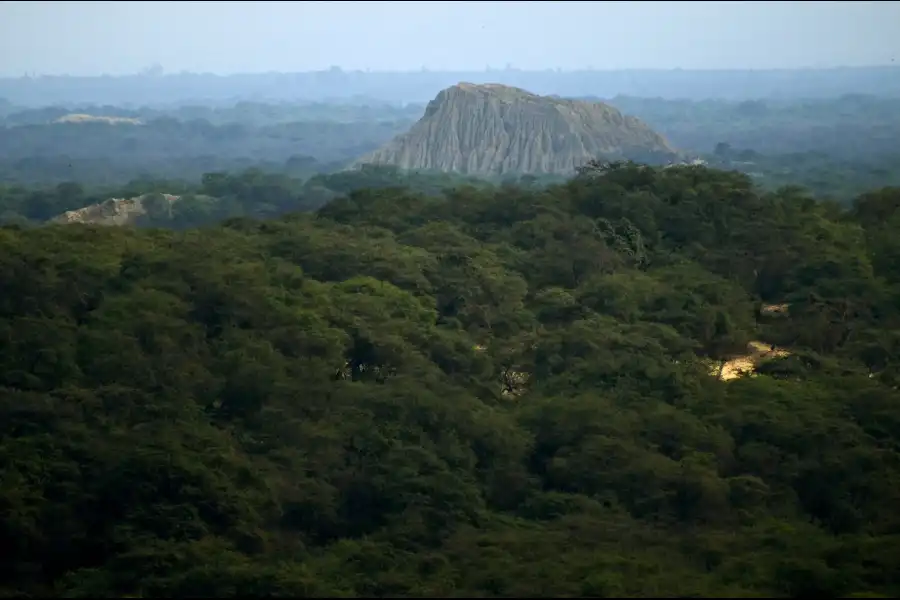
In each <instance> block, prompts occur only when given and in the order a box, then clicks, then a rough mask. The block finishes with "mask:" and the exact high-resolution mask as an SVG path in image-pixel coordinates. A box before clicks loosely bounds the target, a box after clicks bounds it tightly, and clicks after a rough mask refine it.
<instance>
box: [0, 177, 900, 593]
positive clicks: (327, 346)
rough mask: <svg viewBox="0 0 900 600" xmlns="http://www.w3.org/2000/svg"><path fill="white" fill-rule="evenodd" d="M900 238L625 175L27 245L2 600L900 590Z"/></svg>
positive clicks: (814, 205)
mask: <svg viewBox="0 0 900 600" xmlns="http://www.w3.org/2000/svg"><path fill="white" fill-rule="evenodd" d="M223 181H224V180H220V184H222V185H224V183H222V182H223ZM234 181H238V180H234ZM235 185H236V184H235ZM264 189H265V187H259V188H257V192H256V193H258V194H260V195H261V196H260V201H261V202H263V201H265V199H264V198H263V197H262V194H263V191H262V190H264ZM172 193H176V191H172ZM898 228H900V190H898V189H882V190H879V191H874V192H871V193H869V194H867V195H864V196H862V197H860V198H859V199H857V201H856V203H855V204H854V206H853V209H852V210H850V211H843V210H841V209H840V208H839V207H837V206H836V205H832V204H828V203H818V202H816V201H815V200H814V199H813V198H811V197H809V196H808V195H806V194H804V193H802V192H800V191H797V190H795V189H791V188H786V189H783V190H780V191H779V192H777V193H768V192H762V191H760V190H759V189H757V188H755V187H754V186H753V184H752V183H751V181H750V179H749V178H748V177H746V176H744V175H741V174H738V173H728V172H722V171H716V170H711V169H706V168H702V167H675V168H668V169H662V168H651V167H644V166H639V165H633V164H623V163H614V164H611V165H610V164H593V165H590V166H589V167H588V168H585V169H584V170H583V171H582V172H581V173H580V174H579V175H578V176H577V177H575V178H574V179H572V180H571V181H569V182H567V183H565V184H561V185H555V186H551V187H548V188H541V189H537V188H535V189H528V188H526V187H518V186H500V187H488V186H482V187H480V188H476V187H467V186H459V187H456V188H455V189H452V190H449V191H447V192H446V193H444V194H441V195H439V194H435V193H423V192H419V191H415V190H411V189H400V188H390V187H384V188H381V189H370V190H357V191H353V192H350V193H349V194H347V195H341V196H340V197H338V198H336V199H334V200H332V201H331V202H330V203H328V204H327V205H325V206H324V207H323V208H321V209H320V210H319V211H318V212H316V213H307V214H292V215H289V216H285V217H282V218H280V219H277V220H269V221H253V220H249V219H245V218H239V219H232V220H230V221H228V222H226V223H224V224H222V225H219V226H210V227H206V228H203V229H188V230H181V231H173V230H162V229H152V228H151V229H140V228H117V227H100V226H83V225H77V224H75V225H52V226H43V227H33V228H20V227H13V226H7V227H5V228H2V229H0V290H2V294H0V431H2V435H0V507H2V510H0V554H2V556H3V557H4V561H3V563H2V570H0V595H4V596H14V595H15V596H23V595H30V596H32V597H70V598H97V597H123V596H126V597H128V596H130V597H237V596H244V597H329V596H330V597H510V598H521V597H676V596H677V597H713V598H714V597H839V596H850V595H856V596H857V597H895V596H896V595H897V594H900V579H898V576H897V573H898V566H900V513H898V511H897V506H898V505H900V504H898V503H900V390H898V386H900V371H898V364H900V361H898V356H900V355H898V352H900V240H898V236H897V235H896V231H898ZM751 342H756V343H757V344H759V343H766V344H772V345H775V346H777V347H779V348H785V349H786V350H789V352H786V353H784V354H782V355H779V356H782V357H781V358H778V357H777V356H776V357H775V358H773V359H771V360H770V361H768V362H766V363H765V364H762V365H760V366H759V367H758V369H757V374H756V375H755V376H745V377H738V378H735V379H731V380H728V381H724V380H722V379H721V378H720V377H718V376H717V374H716V365H721V364H722V362H723V361H725V360H727V359H729V358H731V357H733V356H736V355H741V354H745V353H746V352H747V350H746V349H747V347H748V344H750V343H751ZM751 346H753V345H752V344H751ZM754 347H755V346H754Z"/></svg>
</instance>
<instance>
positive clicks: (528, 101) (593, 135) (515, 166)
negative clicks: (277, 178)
mask: <svg viewBox="0 0 900 600" xmlns="http://www.w3.org/2000/svg"><path fill="white" fill-rule="evenodd" d="M675 155H676V152H675V150H674V149H673V148H672V147H671V146H670V145H669V144H668V142H667V141H666V140H665V139H664V138H663V137H662V136H661V135H659V134H658V133H656V132H655V131H653V130H652V129H650V127H648V126H647V125H646V124H645V123H643V122H642V121H640V120H638V119H636V118H634V117H630V116H627V115H624V114H622V113H621V112H620V111H619V110H617V109H616V108H613V107H612V106H609V105H608V104H603V103H601V102H585V101H579V100H567V99H564V98H558V97H550V96H538V95H536V94H532V93H530V92H527V91H525V90H522V89H519V88H515V87H510V86H505V85H499V84H483V85H476V84H471V83H460V84H457V85H454V86H452V87H449V88H447V89H445V90H443V91H441V92H440V93H439V94H438V95H437V96H436V97H435V98H434V100H432V101H431V102H429V103H428V107H427V108H426V110H425V115H424V116H423V117H422V118H421V119H420V120H419V121H418V122H417V123H416V124H415V125H413V127H412V129H410V130H409V131H408V132H406V133H404V134H401V135H399V136H397V137H396V138H395V139H393V140H392V141H391V142H389V143H388V144H386V145H385V146H383V147H382V148H380V149H378V150H376V151H375V152H373V153H371V154H369V155H367V156H364V157H362V158H361V159H359V160H358V161H357V162H356V163H355V166H358V165H362V164H388V165H395V166H398V167H401V168H404V169H427V170H439V171H456V172H460V173H468V174H475V175H488V174H500V173H536V174H541V173H548V174H549V173H558V174H566V173H571V172H573V171H574V170H575V168H576V167H578V166H580V165H582V164H584V163H586V162H587V161H589V160H591V159H632V160H640V161H648V162H661V161H665V160H667V159H670V158H672V157H674V156H675Z"/></svg>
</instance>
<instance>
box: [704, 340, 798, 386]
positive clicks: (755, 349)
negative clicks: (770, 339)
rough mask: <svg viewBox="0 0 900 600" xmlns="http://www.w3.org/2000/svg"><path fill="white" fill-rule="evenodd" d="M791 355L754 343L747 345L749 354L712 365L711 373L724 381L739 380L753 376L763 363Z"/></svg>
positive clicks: (760, 343) (770, 345) (757, 342)
mask: <svg viewBox="0 0 900 600" xmlns="http://www.w3.org/2000/svg"><path fill="white" fill-rule="evenodd" d="M790 355H791V353H790V352H788V351H787V350H784V349H782V348H776V347H775V346H773V345H772V344H767V343H765V342H760V341H753V342H750V343H749V344H747V353H746V354H740V355H738V356H734V357H732V358H730V359H728V360H726V361H725V362H724V363H718V364H715V365H712V367H711V371H712V374H713V375H716V376H717V377H718V378H719V379H721V380H722V381H729V380H732V379H737V378H738V377H741V376H742V375H752V374H753V373H754V372H755V371H756V368H757V367H758V366H759V365H760V364H761V363H763V362H765V361H768V360H772V359H773V358H784V357H785V356H790Z"/></svg>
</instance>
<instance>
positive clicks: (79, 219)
mask: <svg viewBox="0 0 900 600" xmlns="http://www.w3.org/2000/svg"><path fill="white" fill-rule="evenodd" d="M151 197H155V198H157V199H161V200H164V201H165V202H166V203H167V204H168V206H171V205H172V204H174V203H175V202H177V201H178V200H179V199H180V196H173V195H172V194H144V195H143V196H136V197H134V198H110V199H109V200H106V201H104V202H100V203H99V204H91V205H90V206H85V207H84V208H79V209H77V210H69V211H66V212H64V213H63V214H61V215H59V216H56V217H53V218H52V219H50V222H51V223H59V224H69V223H85V224H91V225H130V224H133V223H134V222H135V221H136V220H137V219H138V217H141V216H142V215H145V214H147V206H146V202H147V200H148V199H149V198H151Z"/></svg>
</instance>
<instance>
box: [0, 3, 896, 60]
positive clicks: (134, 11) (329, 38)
mask: <svg viewBox="0 0 900 600" xmlns="http://www.w3.org/2000/svg"><path fill="white" fill-rule="evenodd" d="M892 60H897V61H900V2H812V1H806V2H711V1H704V2H584V1H582V2H437V1H433V2H414V1H400V2H262V1H258V2H209V1H208V2H34V1H32V2H2V3H0V75H7V76H8V75H14V76H18V75H23V74H25V73H39V74H40V73H43V74H58V73H70V74H78V75H81V74H100V73H109V74H122V73H133V72H136V71H139V70H141V69H144V68H146V67H148V66H150V65H152V64H154V63H158V64H160V65H162V66H163V67H164V68H165V70H166V71H167V72H173V71H181V70H189V71H206V72H214V73H233V72H256V71H306V70H318V69H324V68H328V67H330V66H332V65H337V66H340V67H342V68H344V69H372V70H418V69H420V68H422V67H426V68H428V69H432V70H443V69H453V70H463V69H471V70H482V69H484V68H485V67H486V66H492V67H496V68H502V67H505V66H506V65H507V64H511V65H512V66H514V67H517V68H522V69H543V68H555V67H559V68H563V69H573V68H583V67H588V66H592V67H594V68H599V69H620V68H678V67H681V68H685V69H690V68H769V67H802V66H814V67H824V66H838V65H872V64H890V63H891V61H892ZM895 64H896V63H895Z"/></svg>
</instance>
